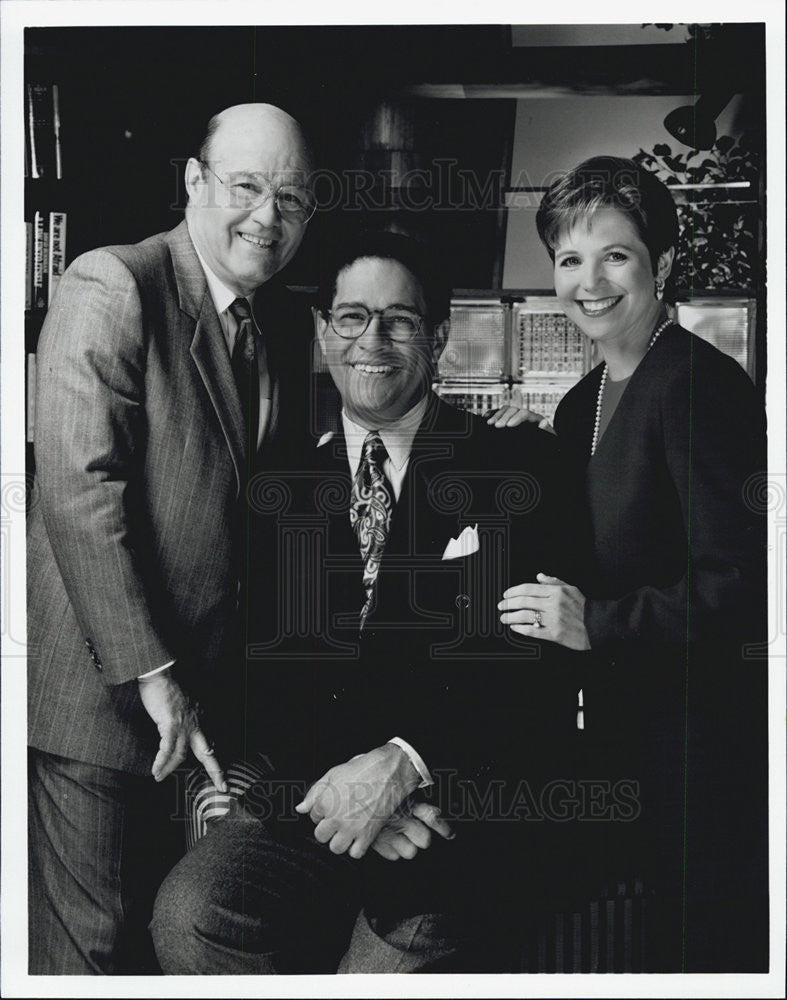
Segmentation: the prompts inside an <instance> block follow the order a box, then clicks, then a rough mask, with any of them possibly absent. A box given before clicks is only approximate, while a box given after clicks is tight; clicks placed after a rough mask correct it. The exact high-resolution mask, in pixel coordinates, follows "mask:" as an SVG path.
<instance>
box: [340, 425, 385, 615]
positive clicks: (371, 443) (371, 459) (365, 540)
mask: <svg viewBox="0 0 787 1000" xmlns="http://www.w3.org/2000/svg"><path fill="white" fill-rule="evenodd" d="M386 458H388V452H387V451H386V450H385V445H384V444H383V441H382V438H381V437H380V435H379V433H378V432H377V431H370V432H369V433H368V434H367V435H366V439H365V441H364V443H363V450H362V452H361V461H360V464H359V465H358V471H357V472H356V474H355V479H354V480H353V485H352V492H351V494H350V524H351V525H352V528H353V531H354V532H355V537H356V538H357V539H358V546H359V548H360V550H361V559H362V561H363V587H364V591H365V593H366V600H365V601H364V605H363V608H362V609H361V629H363V627H364V624H365V622H366V617H367V615H368V614H369V611H370V610H371V607H372V603H373V601H374V593H375V586H376V583H377V574H378V572H379V570H380V562H381V560H382V557H383V552H384V551H385V543H386V542H387V541H388V534H389V532H390V530H391V514H392V512H393V506H394V494H393V489H392V488H391V484H390V483H389V482H388V480H387V479H386V478H385V473H384V472H383V467H384V463H385V460H386Z"/></svg>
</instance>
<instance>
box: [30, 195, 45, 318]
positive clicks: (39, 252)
mask: <svg viewBox="0 0 787 1000" xmlns="http://www.w3.org/2000/svg"><path fill="white" fill-rule="evenodd" d="M45 307H46V290H45V288H44V213H43V212H36V214H35V216H34V217H33V308H34V309H44V308H45Z"/></svg>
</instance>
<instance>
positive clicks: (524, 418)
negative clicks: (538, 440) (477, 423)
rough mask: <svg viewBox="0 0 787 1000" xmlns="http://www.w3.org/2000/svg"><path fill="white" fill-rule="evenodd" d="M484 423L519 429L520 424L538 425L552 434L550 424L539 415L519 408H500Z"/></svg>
mask: <svg viewBox="0 0 787 1000" xmlns="http://www.w3.org/2000/svg"><path fill="white" fill-rule="evenodd" d="M486 422H487V423H488V424H489V425H490V426H492V427H519V425H520V424H524V423H530V424H538V426H539V427H540V428H541V430H543V431H549V432H550V433H551V434H554V433H555V431H554V430H553V428H552V424H550V422H549V421H548V420H547V418H546V417H545V416H543V415H542V414H541V413H536V412H535V410H528V409H526V408H525V407H521V406H501V407H500V409H499V410H495V411H494V413H491V414H490V415H489V416H488V417H487V419H486Z"/></svg>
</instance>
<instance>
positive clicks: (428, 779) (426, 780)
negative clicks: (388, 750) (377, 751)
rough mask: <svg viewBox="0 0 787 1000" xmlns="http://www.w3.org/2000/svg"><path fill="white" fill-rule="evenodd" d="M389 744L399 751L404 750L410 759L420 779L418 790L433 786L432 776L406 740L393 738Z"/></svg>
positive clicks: (398, 737) (397, 737)
mask: <svg viewBox="0 0 787 1000" xmlns="http://www.w3.org/2000/svg"><path fill="white" fill-rule="evenodd" d="M388 742H389V743H393V744H394V746H397V747H399V749H400V750H404V752H405V753H406V754H407V756H408V758H409V759H410V763H411V764H412V765H413V767H414V768H415V769H416V771H417V772H418V774H419V775H420V777H421V784H420V785H419V786H418V787H419V788H428V787H429V786H430V785H433V784H434V781H433V779H432V775H431V774H430V773H429V768H428V767H427V766H426V764H425V763H424V759H423V757H422V756H421V755H420V754H419V753H418V751H417V750H415V749H414V748H413V747H411V746H410V744H409V743H408V742H407V740H403V739H402V738H401V737H400V736H394V737H393V738H392V739H390V740H388Z"/></svg>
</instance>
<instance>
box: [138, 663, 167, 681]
mask: <svg viewBox="0 0 787 1000" xmlns="http://www.w3.org/2000/svg"><path fill="white" fill-rule="evenodd" d="M174 662H175V661H174V660H170V661H169V663H165V664H164V665H163V666H162V667H156V669H155V670H148V672H147V673H146V674H140V675H139V677H137V680H138V681H142V680H144V679H145V678H146V677H154V676H155V675H156V674H160V673H161V671H162V670H169V668H170V667H171V666H172V664H173V663H174Z"/></svg>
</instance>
